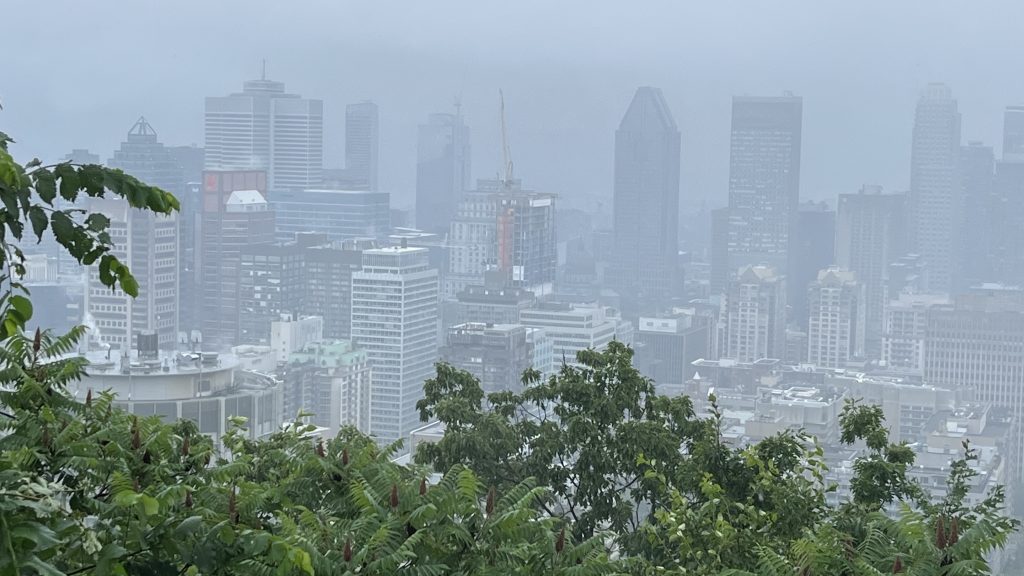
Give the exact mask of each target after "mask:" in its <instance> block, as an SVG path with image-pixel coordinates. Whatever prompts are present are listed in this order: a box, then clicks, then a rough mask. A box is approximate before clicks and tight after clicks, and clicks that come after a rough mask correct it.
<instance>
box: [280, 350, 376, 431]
mask: <svg viewBox="0 0 1024 576" xmlns="http://www.w3.org/2000/svg"><path fill="white" fill-rule="evenodd" d="M279 375H280V377H281V380H282V389H283V394H282V396H283V406H284V414H285V418H287V419H289V420H288V421H291V419H294V418H295V417H296V415H297V414H299V412H306V413H309V414H312V416H311V417H310V422H311V423H312V424H314V425H316V426H320V427H322V428H325V429H326V430H327V433H326V435H327V436H332V437H333V436H335V435H337V433H338V430H339V429H341V428H342V427H344V426H352V427H354V428H356V429H357V430H359V431H360V432H363V433H364V434H365V433H368V432H369V429H370V362H369V359H368V358H367V356H366V352H365V351H363V350H360V349H358V348H355V347H354V346H353V345H352V343H351V342H349V341H348V340H330V339H328V340H324V341H320V342H312V343H309V344H307V345H306V346H303V347H302V348H301V349H300V350H298V351H296V352H293V353H291V354H290V355H289V357H288V362H287V363H286V364H285V365H284V366H283V367H282V369H281V370H280V371H279Z"/></svg>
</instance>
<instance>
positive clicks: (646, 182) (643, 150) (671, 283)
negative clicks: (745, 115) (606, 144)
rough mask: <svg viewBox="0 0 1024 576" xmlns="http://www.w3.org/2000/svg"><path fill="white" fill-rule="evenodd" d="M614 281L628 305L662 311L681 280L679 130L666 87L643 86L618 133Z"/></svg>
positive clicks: (623, 118) (638, 309)
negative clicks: (669, 105)
mask: <svg viewBox="0 0 1024 576" xmlns="http://www.w3.org/2000/svg"><path fill="white" fill-rule="evenodd" d="M614 212H615V213H614V228H615V245H614V254H613V255H612V260H613V264H612V269H611V270H609V278H608V279H609V281H610V284H611V285H612V286H613V287H614V288H615V289H616V290H618V291H619V293H620V294H621V295H622V297H623V300H624V302H623V304H624V306H625V307H626V308H627V309H632V310H633V311H634V312H639V311H641V310H644V309H650V310H651V311H657V309H659V308H661V307H662V306H664V305H665V304H666V303H667V302H668V300H669V299H670V298H671V297H672V296H674V295H675V294H677V293H678V291H679V290H680V289H681V286H680V282H679V267H678V262H677V255H678V253H679V241H678V237H679V129H678V128H677V127H676V122H675V119H673V118H672V112H671V111H670V110H669V107H668V103H666V102H665V97H664V96H663V95H662V93H661V90H660V89H658V88H652V87H649V86H644V87H641V88H638V89H637V91H636V94H635V95H634V96H633V101H632V102H631V103H630V104H629V108H628V109H627V110H626V114H625V116H623V117H622V122H620V123H619V129H618V130H616V132H615V182H614Z"/></svg>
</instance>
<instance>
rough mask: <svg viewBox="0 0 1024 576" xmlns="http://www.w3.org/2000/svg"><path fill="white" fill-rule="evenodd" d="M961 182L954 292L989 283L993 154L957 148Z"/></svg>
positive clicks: (977, 145) (977, 146) (974, 145)
mask: <svg viewBox="0 0 1024 576" xmlns="http://www.w3.org/2000/svg"><path fill="white" fill-rule="evenodd" d="M959 161H960V178H961V186H962V190H961V194H962V197H963V203H962V206H963V209H962V210H961V211H960V212H959V214H958V216H959V222H958V225H959V227H960V230H959V233H958V235H959V238H960V241H959V242H960V252H959V254H958V256H959V261H958V262H957V263H956V278H957V283H956V285H955V286H954V288H955V289H956V290H957V291H961V290H964V289H966V288H968V287H969V286H972V285H974V284H978V283H981V282H987V281H990V280H992V262H991V258H990V254H991V247H992V234H991V233H992V228H991V225H992V223H993V222H995V221H997V219H998V215H996V214H993V213H992V208H993V206H994V200H995V164H996V158H995V154H994V153H993V152H992V147H991V146H985V145H984V144H982V143H981V142H968V143H967V146H963V147H961V148H960V159H959Z"/></svg>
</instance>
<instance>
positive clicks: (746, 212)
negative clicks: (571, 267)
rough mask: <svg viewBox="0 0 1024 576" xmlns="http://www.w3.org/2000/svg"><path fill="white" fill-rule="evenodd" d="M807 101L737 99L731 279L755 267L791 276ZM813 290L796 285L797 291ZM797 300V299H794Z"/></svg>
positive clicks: (731, 197)
mask: <svg viewBox="0 0 1024 576" xmlns="http://www.w3.org/2000/svg"><path fill="white" fill-rule="evenodd" d="M802 129H803V99H802V98H800V97H798V96H793V95H789V94H787V95H785V96H779V97H748V96H737V97H735V98H733V101H732V132H731V136H730V147H729V149H730V157H729V212H730V214H729V220H730V223H729V226H730V230H729V235H728V239H729V250H728V252H729V259H728V268H729V270H728V273H729V274H730V275H731V274H735V273H736V272H737V270H739V269H740V268H742V267H745V266H751V265H768V266H772V267H773V268H775V269H776V270H779V271H783V270H789V271H791V269H792V266H791V260H792V258H793V257H794V255H795V250H794V248H795V245H796V242H797V240H796V230H797V221H798V218H799V204H800V151H801V133H802ZM806 288H807V287H806V286H800V285H799V284H798V283H793V282H791V283H790V290H791V294H793V291H796V290H800V291H803V290H805V289H806ZM794 295H795V294H794Z"/></svg>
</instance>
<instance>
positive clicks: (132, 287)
mask: <svg viewBox="0 0 1024 576" xmlns="http://www.w3.org/2000/svg"><path fill="white" fill-rule="evenodd" d="M121 269H122V270H124V273H123V274H120V275H118V280H119V282H120V283H121V290H123V291H124V293H125V294H127V295H129V296H131V297H132V298H135V297H136V296H138V295H139V283H138V282H137V281H136V280H135V277H134V276H132V275H131V272H128V268H127V267H124V266H122V267H121Z"/></svg>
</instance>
